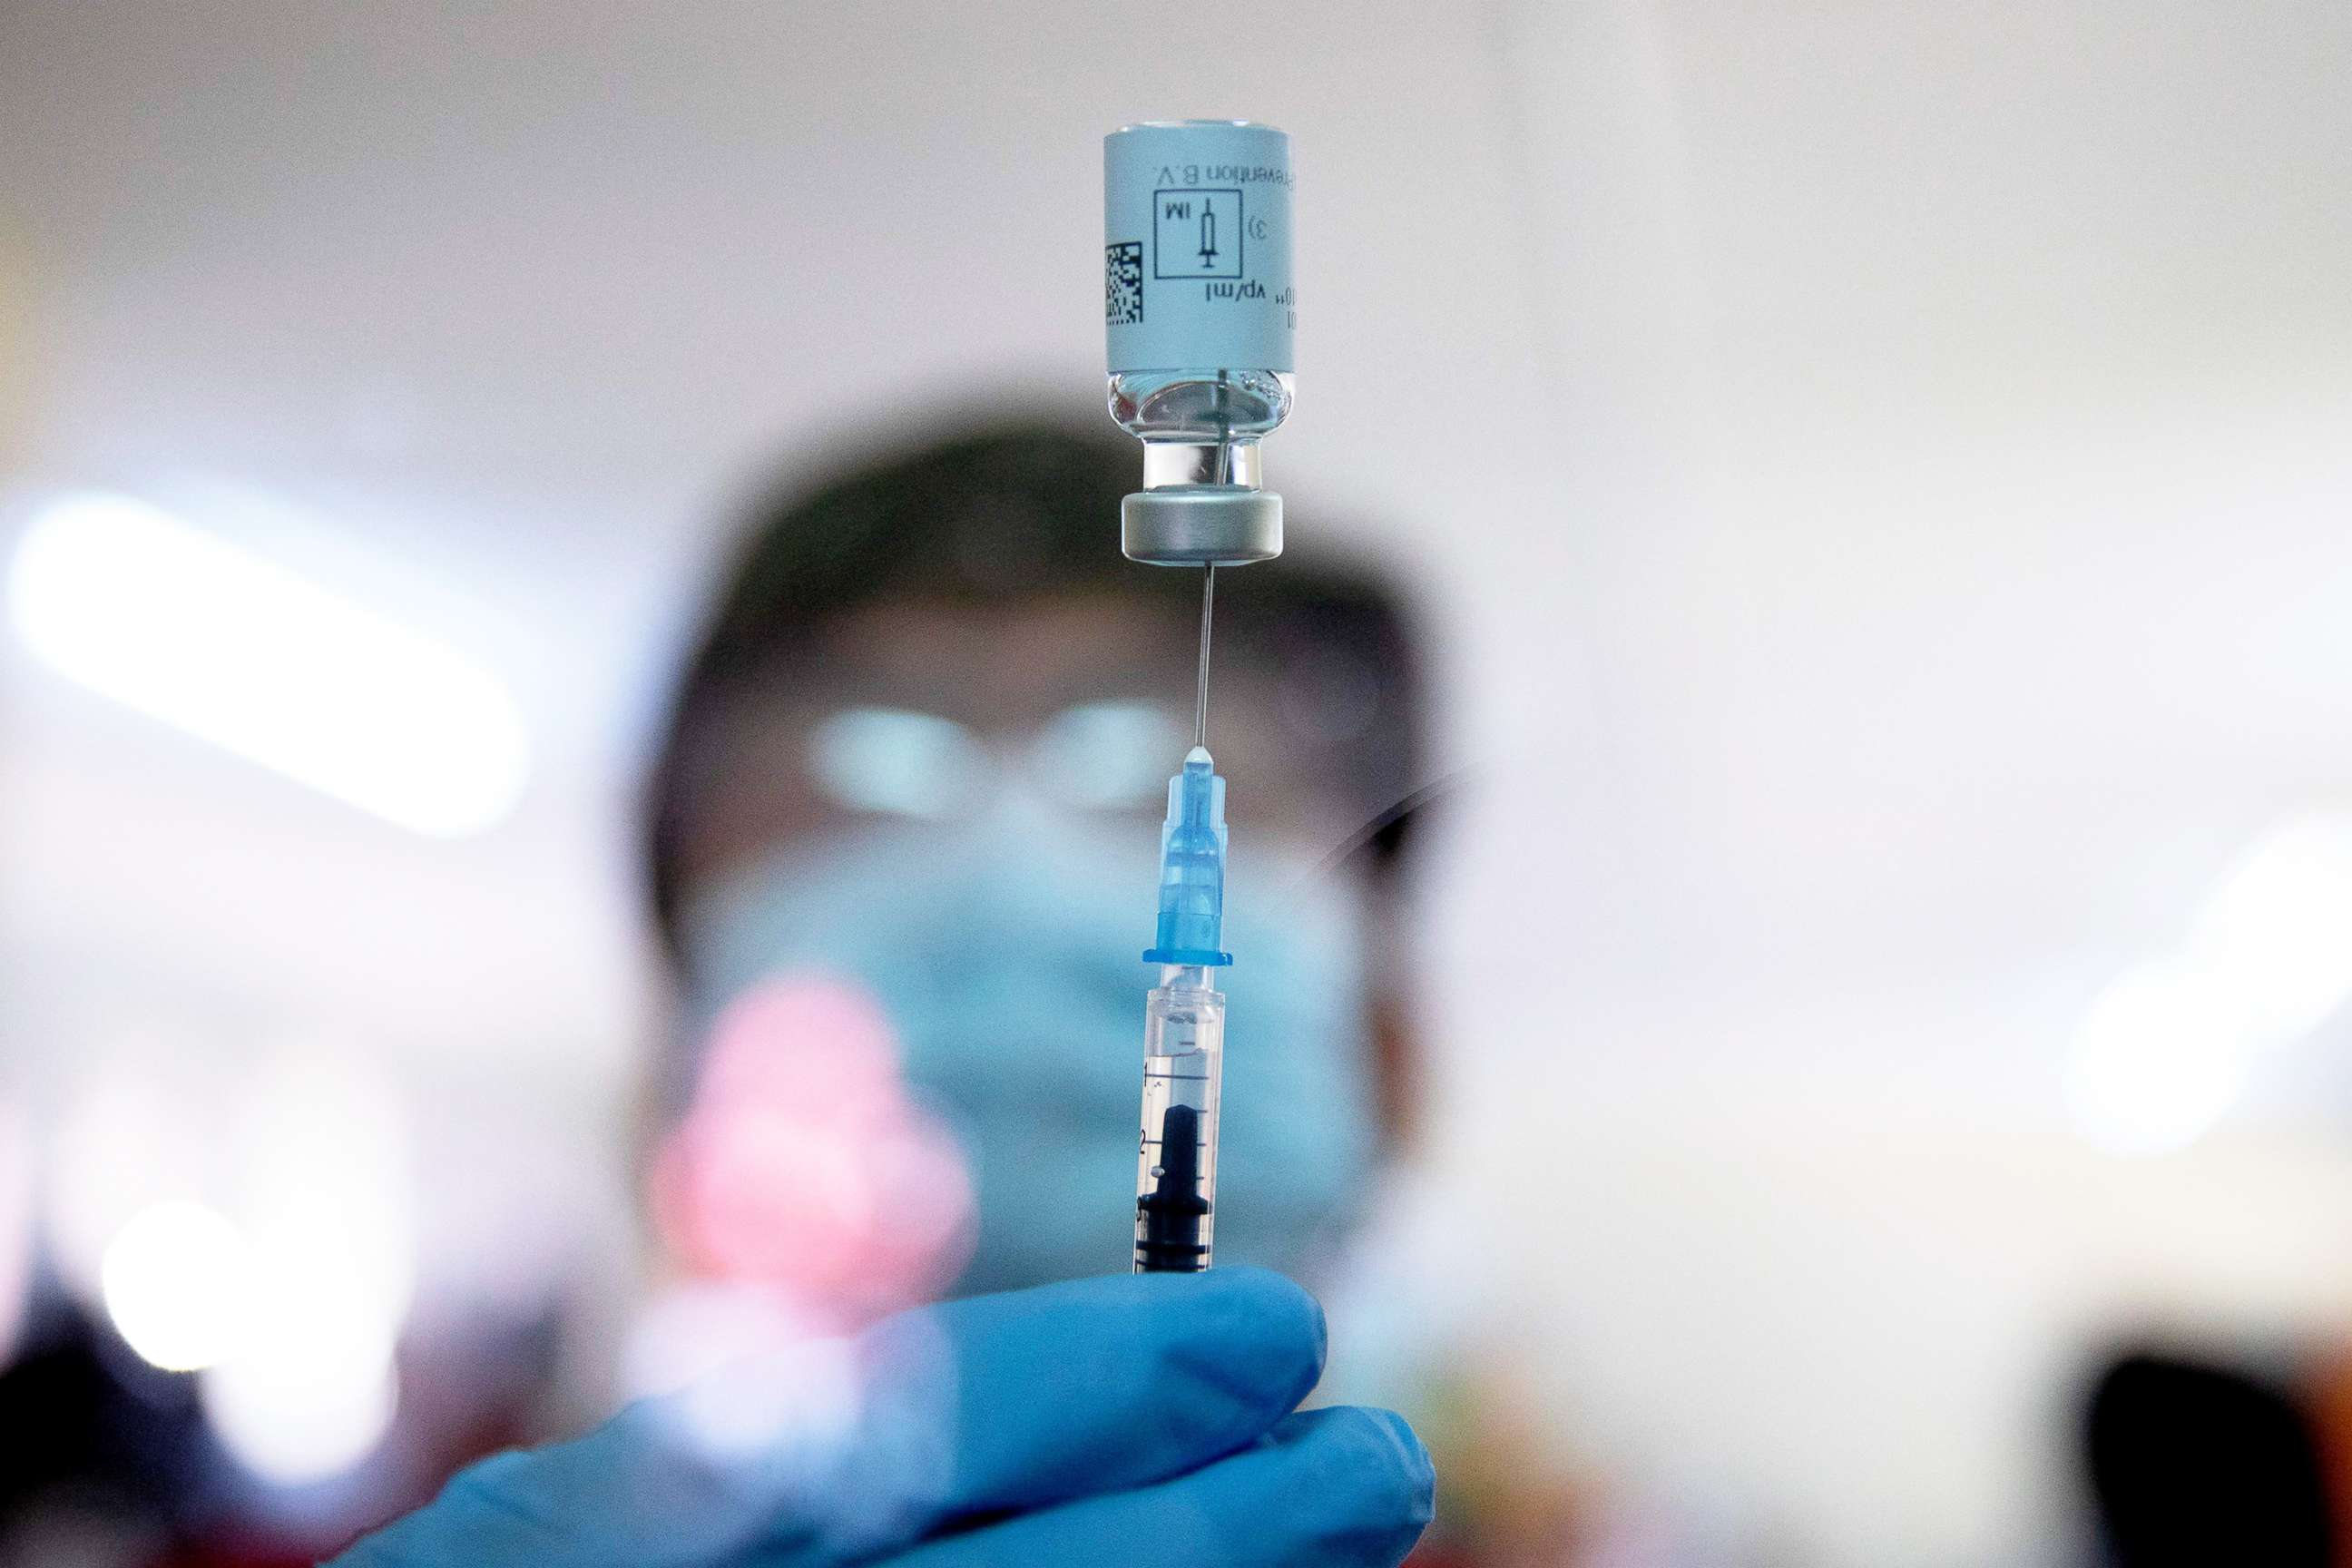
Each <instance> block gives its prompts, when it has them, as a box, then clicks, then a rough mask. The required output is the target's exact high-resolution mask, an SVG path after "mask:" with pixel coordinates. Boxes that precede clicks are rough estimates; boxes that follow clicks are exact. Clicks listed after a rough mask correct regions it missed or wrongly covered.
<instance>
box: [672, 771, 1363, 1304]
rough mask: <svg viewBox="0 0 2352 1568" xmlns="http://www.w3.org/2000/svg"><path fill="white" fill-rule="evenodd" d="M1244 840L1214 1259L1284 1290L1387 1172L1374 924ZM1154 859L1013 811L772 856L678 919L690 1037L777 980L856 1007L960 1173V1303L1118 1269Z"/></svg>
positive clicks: (1242, 836) (1293, 864)
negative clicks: (871, 1008)
mask: <svg viewBox="0 0 2352 1568" xmlns="http://www.w3.org/2000/svg"><path fill="white" fill-rule="evenodd" d="M1246 834H1247V829H1246V826H1244V827H1241V828H1239V829H1237V830H1236V832H1235V834H1234V850H1233V858H1232V870H1231V873H1230V883H1229V889H1228V896H1227V900H1226V906H1225V908H1226V919H1225V935H1226V945H1227V946H1228V948H1229V949H1230V950H1231V951H1232V952H1234V957H1235V962H1234V967H1233V968H1232V969H1230V970H1227V971H1225V972H1223V976H1224V984H1225V989H1226V993H1227V995H1228V997H1229V999H1230V1000H1229V1005H1228V1009H1227V1022H1226V1037H1225V1077H1224V1107H1223V1123H1222V1131H1221V1143H1220V1152H1219V1157H1218V1158H1219V1164H1218V1192H1219V1202H1218V1208H1219V1213H1218V1215H1217V1258H1218V1261H1219V1262H1221V1263H1223V1262H1227V1261H1231V1262H1235V1263H1241V1262H1254V1263H1262V1264H1265V1265H1267V1266H1270V1267H1273V1268H1292V1269H1295V1268H1297V1267H1298V1265H1299V1264H1300V1262H1301V1261H1302V1260H1303V1259H1304V1258H1306V1257H1307V1255H1308V1254H1309V1253H1310V1252H1312V1251H1313V1250H1315V1249H1316V1247H1318V1243H1321V1242H1324V1241H1326V1240H1328V1239H1329V1238H1330V1237H1332V1236H1333V1235H1334V1233H1335V1232H1336V1231H1337V1230H1338V1229H1339V1227H1340V1226H1342V1225H1344V1223H1345V1222H1346V1221H1347V1220H1349V1218H1351V1217H1353V1214H1354V1212H1355V1210H1356V1209H1357V1208H1358V1207H1359V1206H1360V1204H1361V1203H1362V1201H1363V1198H1364V1193H1363V1188H1364V1184H1365V1183H1366V1181H1367V1179H1368V1177H1369V1174H1370V1167H1371V1163H1372V1157H1373V1147H1372V1144H1373V1139H1374V1136H1375V1133H1374V1129H1373V1124H1372V1117H1373V1110H1372V1096H1371V1086H1370V1081H1369V1076H1370V1048H1369V1046H1370V1042H1369V1038H1368V1036H1369V1026H1368V1022H1367V1016H1366V1012H1365V1008H1364V994H1363V993H1364V979H1365V976H1364V973H1363V956H1362V955H1363V944H1362V941H1361V931H1360V923H1359V922H1360V915H1361V911H1360V909H1359V908H1358V905H1357V898H1358V895H1356V894H1355V893H1354V892H1353V890H1352V889H1350V888H1349V887H1348V886H1347V885H1345V884H1344V883H1342V882H1340V881H1339V880H1338V879H1334V878H1331V877H1329V876H1328V875H1327V876H1317V875H1315V874H1314V873H1313V872H1312V871H1311V870H1310V869H1309V866H1310V864H1311V863H1310V862H1308V861H1307V858H1305V857H1304V856H1298V857H1280V856H1270V855H1267V854H1265V852H1264V851H1263V850H1259V851H1257V852H1255V853H1254V852H1253V848H1252V847H1251V846H1250V844H1249V842H1248V839H1247V837H1246ZM1041 846H1046V847H1041ZM1156 848H1157V836H1156V835H1155V834H1154V833H1153V832H1152V831H1151V830H1150V826H1148V825H1144V826H1135V825H1126V826H1124V827H1123V830H1122V829H1121V827H1120V826H1119V825H1111V824H1103V823H1083V822H1081V823H1076V824H1074V823H1072V822H1071V821H1070V820H1069V819H1068V818H1066V817H1065V816H1055V817H1053V818H1051V819H1045V818H1044V817H1043V816H1042V815H1041V814H1040V813H1039V812H1038V811H1037V810H1036V809H1035V808H1034V807H1030V806H1025V805H1023V803H1021V802H1020V801H1019V799H1018V798H1017V797H1016V798H1014V799H1013V800H1011V801H1008V802H1006V803H1003V804H1002V805H1000V806H999V807H998V808H997V809H996V810H995V811H994V812H992V814H990V815H989V816H987V817H985V818H984V819H982V821H980V822H978V823H975V824H972V825H970V826H961V827H958V828H953V829H949V828H941V827H927V826H921V825H910V824H891V825H886V826H874V827H871V828H868V829H866V830H865V831H862V832H859V833H856V834H850V835H845V836H843V837H838V838H835V839H832V840H829V841H827V842H826V843H825V844H824V846H823V847H809V848H804V849H799V850H793V851H789V852H784V853H780V854H778V855H776V856H774V857H772V858H770V859H768V860H766V861H764V862H761V863H759V864H757V865H755V866H753V867H751V868H748V869H747V870H745V871H743V872H740V873H738V874H737V875H735V876H733V877H731V878H729V879H725V880H724V881H722V882H720V883H718V884H715V885H713V886H711V887H709V888H708V889H705V890H704V891H703V892H701V893H700V894H699V895H698V896H696V897H695V898H693V899H692V900H689V903H688V910H687V921H686V937H687V958H688V971H689V973H690V974H691V976H692V981H691V983H690V987H689V993H688V998H687V1000H688V1019H687V1023H688V1027H689V1028H692V1029H693V1030H694V1031H695V1036H694V1037H695V1039H696V1040H697V1041H699V1040H701V1039H702V1038H704V1037H706V1036H707V1031H708V1028H709V1023H710V1021H711V1020H712V1019H713V1018H715V1017H716V1016H718V1014H719V1011H720V1009H722V1008H723V1007H724V1006H725V1005H726V1004H727V1003H728V1002H729V1001H730V999H732V998H734V997H736V996H738V995H740V994H742V993H743V992H744V991H745V990H746V989H748V988H750V987H751V986H753V985H756V984H760V983H761V982H762V981H766V980H771V979H775V978H779V977H782V976H787V975H812V976H817V977H827V978H832V979H835V980H840V981H846V982H850V983H853V984H856V985H858V986H860V987H862V988H863V989H864V990H866V991H867V992H868V993H870V994H871V995H872V996H873V997H874V998H875V1000H877V1002H878V1003H879V1004H880V1005H881V1006H882V1008H883V1010H884V1011H885V1012H886V1013H887V1016H888V1017H889V1019H890V1022H891V1024H892V1026H893V1027H894V1029H895V1031H896V1033H897V1036H898V1044H899V1047H900V1049H901V1051H902V1052H903V1057H904V1063H905V1070H906V1074H907V1077H908V1083H909V1086H910V1088H911V1089H912V1090H913V1092H914V1093H915V1094H916V1095H917V1096H918V1097H919V1099H920V1100H923V1101H925V1102H927V1103H928V1104H929V1106H930V1107H931V1108H932V1109H934V1110H937V1111H939V1112H940V1114H942V1115H943V1116H944V1117H945V1118H946V1119H947V1121H948V1122H949V1124H950V1126H951V1127H952V1129H953V1130H954V1131H955V1133H956V1135H957V1137H958V1138H959V1139H960V1140H961V1143H962V1145H963V1148H964V1151H965V1153H966V1155H967V1156H968V1158H969V1160H970V1162H971V1176H972V1180H973V1184H974V1187H975V1189H976V1195H977V1208H978V1221H979V1224H978V1235H977V1241H976V1245H975V1248H974V1252H973V1256H972V1259H971V1264H970V1266H969V1267H968V1268H966V1270H965V1272H964V1274H963V1276H962V1277H961V1279H960V1280H959V1281H958V1282H957V1289H958V1290H959V1291H964V1292H971V1291H982V1290H995V1289H1014V1288H1018V1287H1021V1286H1025V1285H1033V1284H1037V1283H1040V1282H1043V1281H1045V1280H1051V1279H1065V1278H1069V1277H1072V1276H1076V1275H1082V1274H1099V1273H1106V1272H1112V1271H1116V1270H1120V1269H1124V1268H1126V1267H1127V1266H1128V1260H1129V1251H1130V1245H1131V1241H1132V1236H1133V1225H1134V1189H1135V1149H1136V1136H1137V1133H1136V1123H1137V1116H1138V1102H1139V1092H1140V1088H1141V1071H1142V1029H1143V1000H1144V993H1145V991H1146V990H1147V989H1148V988H1149V987H1150V986H1151V985H1153V984H1157V983H1158V971H1157V970H1156V969H1154V968H1152V967H1151V966H1150V965H1148V964H1146V963H1143V962H1142V961H1141V959H1140V958H1139V956H1138V954H1139V952H1141V950H1142V949H1143V947H1144V946H1145V945H1146V944H1147V943H1148V942H1149V940H1150V935H1151V931H1152V918H1153V913H1154V910H1155V908H1156V905H1155V887H1156V876H1157V871H1158V865H1157V860H1156V856H1155V851H1156ZM979 933H985V936H986V940H984V941H976V940H975V937H976V934H979Z"/></svg>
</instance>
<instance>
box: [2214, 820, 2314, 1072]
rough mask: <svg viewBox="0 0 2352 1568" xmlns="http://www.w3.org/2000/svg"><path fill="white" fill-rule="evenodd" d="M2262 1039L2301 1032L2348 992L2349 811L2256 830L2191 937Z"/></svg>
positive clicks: (2303, 1033) (2215, 893)
mask: <svg viewBox="0 0 2352 1568" xmlns="http://www.w3.org/2000/svg"><path fill="white" fill-rule="evenodd" d="M2191 948H2192V951H2193V952H2195V953H2196V955H2197V957H2198V959H2199V960H2200V963H2203V964H2205V965H2206V966H2208V967H2209V968H2210V969H2211V970H2213V971H2214V972H2215V973H2216V974H2217V976H2218V977H2219V978H2220V979H2221V983H2223V984H2226V985H2228V986H2229V987H2230V989H2231V992H2232V993H2233V994H2234V995H2235V997H2236V998H2237V999H2238V1001H2239V1002H2240V1004H2241V1005H2242V1006H2243V1007H2244V1008H2245V1009H2246V1012H2247V1016H2248V1020H2249V1024H2250V1026H2251V1027H2252V1028H2253V1029H2254V1030H2256V1031H2257V1032H2258V1033H2260V1034H2261V1035H2262V1036H2263V1037H2264V1038H2265V1039H2269V1040H2279V1041H2284V1040H2290V1039H2293V1038H2295V1037H2299V1036H2302V1035H2305V1034H2308V1033H2309V1032H2310V1031H2311V1030H2313V1029H2315V1028H2316V1027H2317V1026H2319V1025H2320V1024H2321V1023H2323V1022H2325V1021H2326V1018H2327V1016H2328V1015H2329V1014H2331V1013H2333V1012H2335V1011H2336V1008H2338V1007H2340V1006H2342V1005H2344V1001H2345V999H2346V998H2347V996H2352V815H2347V814H2345V813H2341V812H2315V813H2312V814H2310V815H2308V816H2300V817H2296V818H2294V819H2293V820H2291V821H2289V822H2286V823H2284V824H2282V825H2281V826H2278V827H2276V828H2274V829H2273V830H2272V831H2271V832H2269V833H2266V834H2264V835H2263V837H2261V838H2260V839H2258V840H2256V841H2255V843H2254V844H2253V845H2252V847H2250V848H2249V849H2248V850H2247V851H2246V853H2245V854H2244V855H2243V856H2242V857H2241V858H2239V860H2238V862H2237V864H2236V865H2235V866H2234V867H2232V868H2231V870H2230V872H2229V873H2228V875H2227V876H2225V877H2224V878H2223V879H2222V881H2221V886H2220V887H2219V888H2217V889H2215V890H2214V892H2213V896H2212V898H2211V900H2210V901H2209V902H2208V903H2207V905H2206V908H2205V910H2204V912H2203V914H2202V916H2201V917H2200V920H2199V921H2198V925H2197V930H2196V932H2195V935H2194V937H2193V938H2192V941H2191Z"/></svg>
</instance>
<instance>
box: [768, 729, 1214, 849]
mask: <svg viewBox="0 0 2352 1568" xmlns="http://www.w3.org/2000/svg"><path fill="white" fill-rule="evenodd" d="M1186 734H1187V731H1185V729H1184V726H1183V723H1182V721H1181V720H1179V719H1178V718H1177V716H1176V715H1175V714H1174V713H1173V712H1171V710H1167V709H1164V708H1161V707H1159V706H1158V705H1156V704H1153V703H1148V702H1086V703H1080V704H1078V705H1076V707H1071V708H1066V709H1064V710H1062V711H1060V712H1059V713H1056V714H1055V715H1054V716H1053V717H1052V718H1050V719H1048V720H1046V721H1045V722H1044V723H1042V724H1040V725H1038V726H1036V727H1035V728H1034V730H1031V731H1026V732H1025V733H1024V734H1021V735H1019V736H1018V737H1014V738H1005V737H991V736H983V735H982V734H981V733H980V732H978V731H974V730H972V729H971V727H969V726H967V725H964V724H960V723H958V722H957V721H954V720H952V719H947V718H942V717H940V715H939V714H936V713H925V712H920V711H919V710H914V709H908V708H864V707H861V708H845V709H842V710H839V711H837V712H834V713H831V714H828V715H826V716H825V717H824V719H821V720H819V721H817V722H816V724H815V725H814V727H812V729H811V730H810V731H809V736H808V750H807V767H808V774H809V778H810V781H811V782H812V783H813V784H815V786H816V787H817V789H818V790H819V791H820V792H822V793H823V794H824V795H825V796H826V797H827V798H828V799H829V800H831V801H832V802H833V803H834V804H835V805H841V806H845V807H847V808H848V809H850V810H852V811H864V812H875V813H880V814H884V815H888V816H905V817H915V818H921V819H926V820H938V819H942V818H947V817H952V816H960V815H961V814H963V813H965V812H968V811H971V810H972V809H973V808H975V807H976V806H977V805H980V804H981V803H982V801H983V800H985V799H986V798H987V797H988V796H989V795H992V793H993V792H994V791H995V790H996V789H997V788H999V787H1001V786H1002V784H1003V782H1004V781H1005V780H1006V779H1007V778H1008V777H1016V776H1017V777H1019V778H1020V779H1021V780H1022V782H1023V783H1024V784H1027V785H1029V786H1030V787H1031V788H1034V789H1035V790H1037V791H1038V792H1039V793H1040V794H1042V795H1045V796H1046V797H1047V798H1049V799H1051V800H1053V801H1055V803H1057V804H1059V805H1067V806H1074V807H1076V808H1079V809H1082V810H1088V811H1132V810H1137V809H1140V808H1142V807H1146V806H1151V805H1157V804H1158V803H1159V802H1160V800H1161V799H1163V798H1164V797H1165V796H1166V795H1167V793H1168V775H1169V773H1171V771H1172V769H1173V767H1174V765H1175V763H1176V762H1177V760H1179V759H1181V757H1182V756H1183V754H1184V744H1185V738H1186Z"/></svg>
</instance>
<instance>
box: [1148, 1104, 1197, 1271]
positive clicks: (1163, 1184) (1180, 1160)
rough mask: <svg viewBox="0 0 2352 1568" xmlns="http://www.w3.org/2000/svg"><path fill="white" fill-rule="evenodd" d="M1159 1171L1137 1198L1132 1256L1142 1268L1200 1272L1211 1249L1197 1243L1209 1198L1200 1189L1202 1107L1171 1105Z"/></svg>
mask: <svg viewBox="0 0 2352 1568" xmlns="http://www.w3.org/2000/svg"><path fill="white" fill-rule="evenodd" d="M1158 1169H1159V1174H1158V1176H1157V1177H1156V1178H1155V1179H1154V1181H1153V1183H1152V1186H1151V1190H1150V1192H1148V1193H1146V1194H1143V1195H1142V1196H1141V1197H1139V1198H1138V1199H1136V1200H1135V1208H1136V1212H1137V1213H1138V1214H1139V1215H1142V1216H1143V1235H1142V1236H1141V1237H1139V1239H1138V1240H1137V1242H1136V1244H1135V1254H1136V1261H1137V1262H1139V1263H1140V1264H1141V1265H1142V1267H1143V1272H1145V1273H1146V1274H1198V1273H1199V1272H1200V1271H1201V1268H1202V1259H1203V1258H1206V1257H1207V1256H1208V1252H1209V1249H1208V1248H1207V1247H1203V1246H1202V1245H1201V1221H1202V1219H1204V1218H1206V1217H1207V1216H1208V1213H1209V1200H1208V1199H1206V1198H1204V1197H1202V1195H1201V1113H1200V1112H1199V1111H1198V1110H1194V1109H1193V1108H1192V1107H1191V1106H1189V1105H1171V1106H1170V1107H1169V1108H1168V1114H1167V1115H1165V1116H1163V1117H1161V1118H1160V1164H1159V1167H1158Z"/></svg>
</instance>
